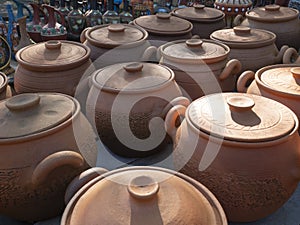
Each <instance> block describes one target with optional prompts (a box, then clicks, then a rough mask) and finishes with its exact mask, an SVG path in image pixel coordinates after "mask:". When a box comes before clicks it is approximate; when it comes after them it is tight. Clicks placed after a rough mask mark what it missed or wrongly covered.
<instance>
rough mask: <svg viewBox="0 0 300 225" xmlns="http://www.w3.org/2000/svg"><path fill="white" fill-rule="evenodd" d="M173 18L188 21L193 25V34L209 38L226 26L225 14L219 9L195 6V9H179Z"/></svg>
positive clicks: (175, 10)
mask: <svg viewBox="0 0 300 225" xmlns="http://www.w3.org/2000/svg"><path fill="white" fill-rule="evenodd" d="M172 15H173V16H177V17H179V18H182V19H186V20H188V21H190V22H191V23H192V24H193V29H192V34H194V35H199V37H201V38H207V39H208V38H209V36H210V34H211V33H212V32H214V31H216V30H219V29H222V28H224V27H225V26H226V22H225V14H224V13H223V12H222V11H220V10H217V9H214V8H209V7H205V6H204V5H199V4H194V5H193V7H185V8H177V9H174V10H173V11H172Z"/></svg>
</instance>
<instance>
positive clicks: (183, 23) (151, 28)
mask: <svg viewBox="0 0 300 225" xmlns="http://www.w3.org/2000/svg"><path fill="white" fill-rule="evenodd" d="M134 22H135V23H136V24H137V25H139V26H141V27H143V28H144V29H145V30H147V31H148V32H150V33H154V34H158V35H159V34H166V35H172V34H173V35H181V34H186V33H188V32H190V31H191V30H192V29H193V24H192V23H191V22H189V21H187V20H185V19H181V18H179V17H176V16H171V14H168V13H157V14H155V15H147V16H140V17H138V18H136V19H135V20H134Z"/></svg>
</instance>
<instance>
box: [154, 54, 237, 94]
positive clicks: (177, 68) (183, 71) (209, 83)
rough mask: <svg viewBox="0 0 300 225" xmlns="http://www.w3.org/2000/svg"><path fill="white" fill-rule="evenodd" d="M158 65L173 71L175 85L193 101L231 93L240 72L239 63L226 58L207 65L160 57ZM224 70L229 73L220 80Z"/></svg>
mask: <svg viewBox="0 0 300 225" xmlns="http://www.w3.org/2000/svg"><path fill="white" fill-rule="evenodd" d="M160 63H161V64H163V65H166V66H168V67H170V68H171V69H172V70H173V71H174V73H175V80H176V82H177V84H178V85H179V86H180V87H181V88H182V89H183V92H184V93H185V96H186V97H188V98H191V99H193V100H195V99H197V98H200V97H202V96H204V95H207V94H212V93H217V92H223V91H225V92H227V91H233V90H234V89H235V83H236V78H237V76H236V75H237V72H239V71H240V62H238V61H237V60H229V59H228V58H226V59H225V60H221V61H219V62H214V63H207V64H206V63H204V62H203V63H198V64H185V63H179V62H173V61H171V60H168V59H165V58H163V57H162V58H161V60H160ZM225 69H226V70H230V71H227V73H226V75H225V76H224V75H222V78H221V77H220V75H221V74H224V71H225Z"/></svg>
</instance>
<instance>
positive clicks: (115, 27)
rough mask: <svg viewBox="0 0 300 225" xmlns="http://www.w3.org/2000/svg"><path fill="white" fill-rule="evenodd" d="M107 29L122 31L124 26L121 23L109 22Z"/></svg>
mask: <svg viewBox="0 0 300 225" xmlns="http://www.w3.org/2000/svg"><path fill="white" fill-rule="evenodd" d="M107 29H108V31H110V32H123V31H124V30H125V26H124V25H122V24H111V25H109V26H108V28H107Z"/></svg>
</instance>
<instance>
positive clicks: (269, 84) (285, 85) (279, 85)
mask: <svg viewBox="0 0 300 225" xmlns="http://www.w3.org/2000/svg"><path fill="white" fill-rule="evenodd" d="M299 77H300V64H282V65H272V66H266V67H263V68H261V69H260V70H258V71H257V72H256V73H254V72H252V71H245V72H244V73H242V74H241V76H240V77H239V79H238V82H237V89H238V91H239V92H247V93H250V94H256V95H262V96H265V97H268V98H271V99H274V100H276V101H278V102H281V103H282V104H284V105H286V106H288V107H289V108H290V109H292V110H293V111H294V112H295V113H296V115H297V116H298V118H299V119H300V108H299V101H300V78H299ZM250 81H252V83H251V84H250V86H249V87H246V86H247V85H246V84H248V83H249V82H250ZM299 132H300V130H299Z"/></svg>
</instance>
